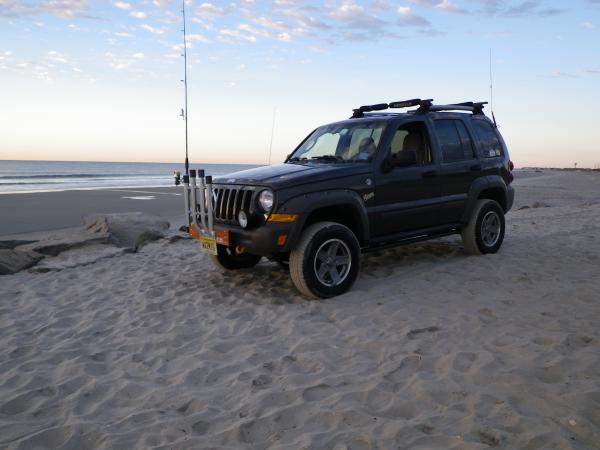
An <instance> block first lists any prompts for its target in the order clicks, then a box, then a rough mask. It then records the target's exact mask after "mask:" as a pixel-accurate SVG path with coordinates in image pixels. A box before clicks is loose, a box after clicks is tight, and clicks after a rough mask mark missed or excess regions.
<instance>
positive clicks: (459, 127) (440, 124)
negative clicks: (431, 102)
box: [433, 118, 482, 224]
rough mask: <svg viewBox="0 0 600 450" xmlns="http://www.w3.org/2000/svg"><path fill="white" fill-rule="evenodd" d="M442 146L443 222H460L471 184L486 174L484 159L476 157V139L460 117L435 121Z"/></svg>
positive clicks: (438, 140)
mask: <svg viewBox="0 0 600 450" xmlns="http://www.w3.org/2000/svg"><path fill="white" fill-rule="evenodd" d="M433 125H434V128H435V135H436V139H437V144H438V147H439V149H440V154H441V162H440V180H441V200H442V204H443V206H442V207H441V208H440V216H439V219H440V223H441V224H451V223H457V222H459V221H460V218H461V216H462V213H463V211H464V208H465V207H466V203H467V198H468V193H469V188H470V187H471V183H472V182H473V181H474V180H475V179H476V178H477V177H480V176H481V175H482V165H481V162H480V161H479V160H478V159H477V157H476V152H475V147H474V145H473V139H472V137H471V134H470V133H469V131H468V129H467V127H466V126H465V124H464V123H463V121H462V120H461V119H460V118H442V119H435V120H434V121H433Z"/></svg>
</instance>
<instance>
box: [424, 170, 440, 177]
mask: <svg viewBox="0 0 600 450" xmlns="http://www.w3.org/2000/svg"><path fill="white" fill-rule="evenodd" d="M437 175H438V171H437V170H427V171H425V172H423V173H422V174H421V176H422V177H423V178H433V177H437Z"/></svg>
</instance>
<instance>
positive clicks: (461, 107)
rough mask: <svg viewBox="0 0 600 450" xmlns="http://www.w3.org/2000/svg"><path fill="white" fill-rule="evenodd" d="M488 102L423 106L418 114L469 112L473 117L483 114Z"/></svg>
mask: <svg viewBox="0 0 600 450" xmlns="http://www.w3.org/2000/svg"><path fill="white" fill-rule="evenodd" d="M487 103H488V102H461V103H450V104H447V105H428V106H421V107H420V108H419V109H418V110H417V112H418V113H421V114H423V113H426V112H440V111H468V112H471V113H473V115H477V114H483V107H484V105H487Z"/></svg>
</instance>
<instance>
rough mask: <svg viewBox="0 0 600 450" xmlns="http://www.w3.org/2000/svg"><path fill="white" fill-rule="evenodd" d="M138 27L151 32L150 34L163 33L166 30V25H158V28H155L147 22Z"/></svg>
mask: <svg viewBox="0 0 600 450" xmlns="http://www.w3.org/2000/svg"><path fill="white" fill-rule="evenodd" d="M140 28H142V29H144V30H146V31H148V32H150V33H152V34H163V33H166V32H167V28H166V27H160V28H155V27H153V26H151V25H148V24H147V23H145V24H143V25H141V26H140Z"/></svg>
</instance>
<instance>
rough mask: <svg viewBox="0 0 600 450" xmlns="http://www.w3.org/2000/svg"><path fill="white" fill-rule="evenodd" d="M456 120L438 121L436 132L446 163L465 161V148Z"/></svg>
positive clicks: (436, 122)
mask: <svg viewBox="0 0 600 450" xmlns="http://www.w3.org/2000/svg"><path fill="white" fill-rule="evenodd" d="M454 122H455V121H454V120H436V121H435V132H436V134H437V137H438V142H439V143H440V146H441V148H442V157H443V161H444V162H452V161H461V160H463V159H465V157H464V153H463V146H462V141H461V139H460V136H459V134H458V130H457V129H456V125H455V124H454Z"/></svg>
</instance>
